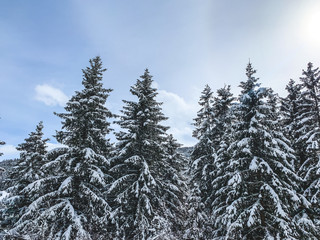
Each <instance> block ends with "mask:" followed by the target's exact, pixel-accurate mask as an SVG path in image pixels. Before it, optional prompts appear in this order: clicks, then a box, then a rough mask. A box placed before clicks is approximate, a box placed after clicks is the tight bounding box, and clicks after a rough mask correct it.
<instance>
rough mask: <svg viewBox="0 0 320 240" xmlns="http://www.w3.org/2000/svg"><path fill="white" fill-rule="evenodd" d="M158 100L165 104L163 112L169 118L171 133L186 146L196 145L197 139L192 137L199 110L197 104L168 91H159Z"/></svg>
mask: <svg viewBox="0 0 320 240" xmlns="http://www.w3.org/2000/svg"><path fill="white" fill-rule="evenodd" d="M158 100H159V101H160V102H163V106H162V108H163V112H164V114H165V115H166V116H167V117H169V119H168V120H167V124H168V125H169V126H170V130H169V133H171V134H173V135H174V136H175V138H177V140H178V141H179V142H181V143H183V144H184V145H185V146H192V145H193V144H194V143H195V139H194V138H192V137H191V136H192V131H193V127H192V122H193V118H194V117H195V114H196V112H197V109H198V106H197V104H195V103H191V102H187V101H186V100H185V99H184V98H182V97H181V96H179V95H178V94H176V93H173V92H169V91H166V90H159V95H158Z"/></svg>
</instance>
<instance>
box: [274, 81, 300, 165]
mask: <svg viewBox="0 0 320 240" xmlns="http://www.w3.org/2000/svg"><path fill="white" fill-rule="evenodd" d="M286 90H287V92H288V95H287V96H286V97H285V98H282V99H281V112H280V113H281V115H282V119H281V123H282V127H283V132H284V134H285V136H286V137H287V138H288V139H289V140H290V142H291V146H292V148H293V149H294V150H295V154H296V162H295V163H294V168H295V169H296V170H298V169H299V168H300V166H301V164H302V163H303V162H304V159H305V157H304V155H305V151H304V149H303V146H302V145H301V143H300V144H299V143H298V142H297V139H298V138H299V134H298V132H297V130H298V119H297V117H298V105H299V103H298V100H299V99H300V97H301V85H298V84H296V83H295V81H294V80H292V79H291V80H290V81H289V84H288V85H287V86H286Z"/></svg>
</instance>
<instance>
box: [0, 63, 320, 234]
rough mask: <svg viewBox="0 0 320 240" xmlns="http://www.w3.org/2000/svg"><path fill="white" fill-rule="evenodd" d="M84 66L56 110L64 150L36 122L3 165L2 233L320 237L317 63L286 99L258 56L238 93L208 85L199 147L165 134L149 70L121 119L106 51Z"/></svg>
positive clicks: (292, 84)
mask: <svg viewBox="0 0 320 240" xmlns="http://www.w3.org/2000/svg"><path fill="white" fill-rule="evenodd" d="M82 71H83V79H82V90H80V91H75V93H74V94H73V96H72V97H71V98H70V99H69V101H68V102H67V103H66V106H65V111H64V112H63V113H54V114H55V115H56V116H58V117H59V118H61V130H58V131H56V134H55V136H54V138H56V140H57V141H58V142H59V143H61V144H62V145H63V146H64V147H61V148H55V149H53V150H51V151H48V150H47V144H46V143H47V141H48V139H46V138H44V136H43V135H44V134H43V128H44V127H45V123H43V122H41V121H40V120H41V119H39V123H38V124H37V125H36V127H35V131H33V132H31V133H30V134H29V136H27V137H26V138H25V141H24V142H23V143H21V144H19V145H18V147H17V149H18V150H19V151H20V152H21V153H20V157H19V158H18V159H16V160H11V161H4V162H2V163H1V165H0V175H1V177H0V184H1V186H0V190H1V192H0V199H1V200H0V239H2V238H3V239H30V240H31V239H32V240H43V239H47V240H60V239H61V240H62V239H63V240H73V239H79V240H96V239H101V240H105V239H119V240H120V239H121V240H156V239H157V240H160V239H161V240H173V239H184V240H193V239H196V240H207V239H216V240H227V239H228V240H234V239H239V240H240V239H247V240H250V239H270V240H271V239H296V240H299V239H320V189H319V186H320V161H319V160H320V158H319V156H320V150H319V147H320V145H319V144H320V106H319V104H320V71H319V69H318V68H316V67H314V66H313V64H312V63H308V64H307V66H306V69H305V70H303V72H302V75H301V77H300V79H299V81H294V80H290V81H288V84H287V87H286V90H287V96H285V97H280V96H278V94H277V93H275V92H274V91H273V90H272V88H270V87H265V86H263V85H261V82H260V81H259V78H258V77H257V76H256V70H255V69H254V67H253V66H252V64H251V63H249V64H248V65H247V67H246V69H244V73H245V74H244V75H243V77H242V81H241V82H239V89H240V94H239V96H234V95H233V93H232V92H231V87H230V86H229V85H225V86H224V87H223V88H221V89H218V90H217V91H216V92H213V91H212V89H211V88H210V86H209V85H206V86H205V87H204V90H203V91H202V93H201V96H200V100H199V111H198V112H197V113H195V114H194V115H195V116H196V117H195V119H194V123H193V124H194V132H193V137H194V138H196V139H197V143H196V145H195V146H194V147H192V148H191V149H186V148H181V147H182V145H181V144H180V143H178V142H177V140H176V139H175V138H174V136H172V135H171V134H169V133H168V130H169V126H166V125H165V120H167V117H166V116H165V115H164V114H163V112H162V107H161V106H162V103H161V102H158V101H157V95H158V92H157V89H156V88H155V87H154V85H153V77H152V75H151V73H150V72H149V70H148V69H146V70H145V71H144V72H142V75H141V76H140V78H139V79H138V80H137V81H136V83H135V84H134V85H133V86H131V87H130V89H129V87H128V90H129V91H130V93H131V94H132V95H133V97H134V99H135V100H132V101H131V100H130V101H129V100H123V108H122V110H121V113H120V115H115V114H114V113H112V112H111V111H110V110H109V109H108V108H107V107H106V106H107V105H106V103H107V101H108V97H109V95H110V94H112V89H109V88H106V87H105V86H103V84H102V80H103V74H104V72H105V71H106V69H104V67H103V65H102V60H101V59H100V57H95V58H93V59H91V60H90V61H89V66H88V67H86V68H85V69H83V70H82ZM133 77H135V76H133ZM239 77H241V76H239ZM213 81H214V80H213ZM113 119H116V121H115V123H116V124H117V125H118V126H119V127H120V129H121V130H119V131H117V132H114V130H113V129H112V128H111V124H112V123H113V122H112V121H113ZM113 132H114V134H115V136H116V141H115V142H112V141H111V140H110V134H111V133H113ZM1 140H3V141H0V144H1V145H3V144H5V142H4V141H6V139H1ZM0 154H1V153H0Z"/></svg>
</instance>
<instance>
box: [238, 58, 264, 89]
mask: <svg viewBox="0 0 320 240" xmlns="http://www.w3.org/2000/svg"><path fill="white" fill-rule="evenodd" d="M256 72H257V71H256V70H255V69H253V67H252V64H251V63H250V62H249V63H248V65H247V68H246V75H247V77H248V79H247V81H245V82H240V85H239V87H241V88H242V89H243V90H242V91H241V95H245V94H247V93H249V92H251V91H253V90H254V89H255V88H256V87H259V86H260V84H259V83H257V81H258V80H259V78H256V77H254V76H253V75H254V74H255V73H256Z"/></svg>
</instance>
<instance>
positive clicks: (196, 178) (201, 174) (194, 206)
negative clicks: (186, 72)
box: [185, 85, 214, 239]
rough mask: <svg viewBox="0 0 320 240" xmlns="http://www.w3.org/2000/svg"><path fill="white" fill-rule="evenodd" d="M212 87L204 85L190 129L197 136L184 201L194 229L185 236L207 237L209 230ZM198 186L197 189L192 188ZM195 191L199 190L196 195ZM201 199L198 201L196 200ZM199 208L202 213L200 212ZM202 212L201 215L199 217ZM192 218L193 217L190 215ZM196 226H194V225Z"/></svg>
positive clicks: (212, 151)
mask: <svg viewBox="0 0 320 240" xmlns="http://www.w3.org/2000/svg"><path fill="white" fill-rule="evenodd" d="M212 94H213V93H212V91H211V88H210V87H209V86H208V85H206V86H205V88H204V90H203V91H202V93H201V96H200V100H199V105H200V110H199V111H198V113H197V117H196V118H195V119H194V126H195V127H196V128H195V130H194V131H193V137H195V138H197V139H198V142H197V144H196V145H195V146H194V148H193V151H192V153H191V156H190V166H189V167H190V170H189V172H190V175H191V178H190V180H189V188H190V195H189V196H190V199H188V200H187V202H190V204H188V205H189V206H188V207H189V208H191V209H188V212H189V213H190V214H191V215H189V217H188V218H189V220H188V221H189V222H190V223H189V225H190V226H191V225H192V226H193V228H194V229H193V230H187V232H189V233H187V234H186V235H185V236H187V235H189V237H190V236H191V235H190V234H192V235H194V236H198V237H200V236H201V237H203V239H206V238H207V234H208V232H211V230H210V228H209V226H210V225H211V224H210V223H209V221H208V219H209V217H208V216H207V213H208V209H207V206H206V205H205V201H206V200H207V198H208V196H209V195H210V192H211V185H210V176H209V174H210V172H211V171H212V167H213V166H212V164H213V155H214V147H213V142H212V140H213V135H212V131H211V130H212V125H213V116H214V113H213V107H212V104H213V96H212ZM193 188H199V189H193ZM196 194H200V195H199V196H196ZM195 201H200V202H198V203H197V202H195ZM200 212H201V213H200ZM199 216H201V217H199ZM192 218H194V219H192ZM195 226H197V227H195ZM194 231H200V232H202V233H196V232H194Z"/></svg>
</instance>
